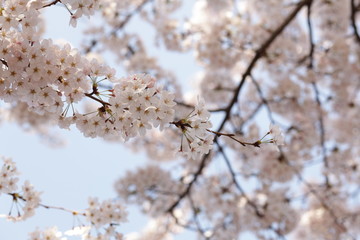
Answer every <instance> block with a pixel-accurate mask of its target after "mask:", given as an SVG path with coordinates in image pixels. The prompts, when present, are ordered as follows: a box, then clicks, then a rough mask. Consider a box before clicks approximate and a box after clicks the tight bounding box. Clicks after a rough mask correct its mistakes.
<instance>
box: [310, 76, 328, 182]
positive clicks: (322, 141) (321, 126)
mask: <svg viewBox="0 0 360 240" xmlns="http://www.w3.org/2000/svg"><path fill="white" fill-rule="evenodd" d="M312 86H313V89H314V93H315V100H316V104H317V107H318V112H319V132H320V145H321V153H322V159H323V162H324V166H325V168H326V170H327V168H328V167H329V163H328V159H327V156H326V147H325V141H326V139H325V127H324V119H323V115H322V111H321V110H322V106H321V101H320V97H319V90H318V87H317V85H316V83H315V82H313V83H312ZM325 183H326V186H328V187H330V182H329V177H328V176H327V174H326V173H325Z"/></svg>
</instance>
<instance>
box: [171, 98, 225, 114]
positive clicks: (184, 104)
mask: <svg viewBox="0 0 360 240" xmlns="http://www.w3.org/2000/svg"><path fill="white" fill-rule="evenodd" d="M175 102H176V104H177V105H180V106H183V107H187V108H191V109H194V108H195V106H193V105H191V104H187V103H184V102H179V101H176V100H175ZM207 110H208V111H209V112H224V111H226V108H217V109H207Z"/></svg>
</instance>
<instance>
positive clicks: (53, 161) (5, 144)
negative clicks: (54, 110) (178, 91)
mask: <svg viewBox="0 0 360 240" xmlns="http://www.w3.org/2000/svg"><path fill="white" fill-rule="evenodd" d="M44 17H45V19H46V33H45V38H52V39H54V40H56V39H65V40H67V41H69V42H71V43H72V45H73V46H75V47H79V46H80V43H81V41H82V39H83V38H82V35H81V33H82V30H83V29H84V27H85V26H87V25H88V20H87V19H86V18H85V19H80V21H79V23H78V27H77V28H72V27H70V26H69V24H68V23H69V21H68V20H69V15H68V13H67V12H66V10H65V9H64V8H62V7H58V6H53V7H50V8H48V9H47V10H46V11H45V15H44ZM130 25H131V26H129V27H130V28H131V29H132V30H134V31H139V30H141V31H142V34H145V35H149V36H153V35H154V32H152V30H151V28H150V27H144V26H143V25H141V24H140V23H139V20H138V19H134V20H133V21H132V22H131V23H130ZM149 39H153V38H152V37H150V38H149ZM146 44H147V45H151V44H152V42H148V43H146ZM149 54H150V55H153V56H154V55H156V56H159V59H160V63H161V65H165V67H167V68H168V69H171V70H175V72H176V75H177V76H178V77H179V78H184V79H188V78H191V77H192V75H193V74H194V73H195V72H196V70H197V66H196V64H195V63H194V62H193V61H194V60H193V58H191V54H185V55H179V54H166V53H165V51H162V50H158V49H154V48H151V49H149ZM105 57H108V58H109V59H111V56H106V55H105ZM185 88H186V86H185ZM54 134H55V135H56V136H58V137H60V138H61V139H63V140H64V141H66V145H65V146H57V147H55V148H54V147H49V146H48V144H46V143H45V142H44V139H42V138H41V137H39V136H38V135H36V134H32V133H29V132H27V131H24V130H23V129H22V128H21V127H19V126H18V125H16V124H14V123H2V124H0V136H1V137H0V154H1V155H2V156H5V157H11V158H12V159H13V160H14V161H15V162H16V164H17V167H18V169H19V171H20V172H21V175H20V182H22V181H24V180H29V181H30V182H31V183H32V184H33V185H34V187H35V189H36V190H38V191H41V192H42V195H41V199H42V203H43V204H46V205H51V206H59V207H65V208H68V209H73V210H79V209H84V208H86V207H87V199H88V197H99V199H100V200H105V199H108V198H114V197H116V194H115V191H114V190H113V184H114V182H115V181H116V180H117V179H118V178H119V177H120V176H122V175H124V174H125V172H126V171H127V170H134V169H136V167H137V166H143V165H144V164H146V162H147V160H146V156H145V154H143V153H136V154H135V153H133V152H132V151H131V150H130V149H128V148H126V147H125V146H123V145H121V144H120V143H109V142H105V141H103V140H101V139H90V138H85V137H83V136H82V134H81V133H79V132H78V131H77V130H76V129H72V130H71V131H67V130H63V129H54ZM10 208H11V198H10V197H9V196H6V195H1V196H0V213H8V212H9V210H10ZM128 211H129V216H128V219H129V221H128V223H125V224H123V225H122V228H121V230H122V232H123V233H130V232H133V231H140V230H141V229H142V228H143V227H144V226H145V224H146V220H147V219H146V217H144V216H143V215H141V213H140V212H139V209H138V208H136V207H131V206H130V207H129V208H128ZM73 224H74V219H73V216H72V215H71V214H69V213H66V212H63V211H59V210H50V209H44V208H38V209H37V210H36V214H35V216H34V217H32V218H30V219H29V220H26V221H25V222H19V223H12V222H7V221H6V220H5V219H0V240H22V239H24V240H25V239H27V235H28V233H29V232H31V231H34V230H35V229H36V227H39V228H40V229H44V228H46V227H52V226H55V225H56V226H58V227H59V230H62V231H64V230H69V229H71V228H72V227H73Z"/></svg>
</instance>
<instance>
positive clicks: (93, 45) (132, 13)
mask: <svg viewBox="0 0 360 240" xmlns="http://www.w3.org/2000/svg"><path fill="white" fill-rule="evenodd" d="M151 1H153V0H144V1H143V2H142V3H140V4H139V5H138V6H137V7H136V8H135V9H134V10H133V11H132V12H130V13H128V14H127V15H126V16H125V18H124V20H122V21H121V22H120V23H119V25H118V26H116V27H115V28H114V29H113V30H112V31H111V33H110V35H115V34H116V32H117V31H119V30H121V29H123V28H124V27H125V26H126V24H127V23H128V22H129V21H130V20H131V19H132V17H133V16H134V15H135V14H137V13H139V12H140V11H141V10H142V9H143V8H144V7H145V5H146V4H147V3H148V2H151ZM98 43H99V41H98V40H95V39H93V40H91V45H90V46H89V47H87V48H86V50H85V53H89V52H91V50H92V49H93V48H94V47H96V45H97V44H98ZM129 47H130V46H129ZM130 48H131V47H130ZM129 50H132V49H129Z"/></svg>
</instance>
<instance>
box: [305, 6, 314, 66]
mask: <svg viewBox="0 0 360 240" xmlns="http://www.w3.org/2000/svg"><path fill="white" fill-rule="evenodd" d="M311 5H312V1H310V2H309V3H308V4H307V25H308V29H309V43H310V48H309V49H310V50H309V65H308V68H310V69H312V68H313V65H314V49H315V44H314V32H313V27H312V24H311Z"/></svg>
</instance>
